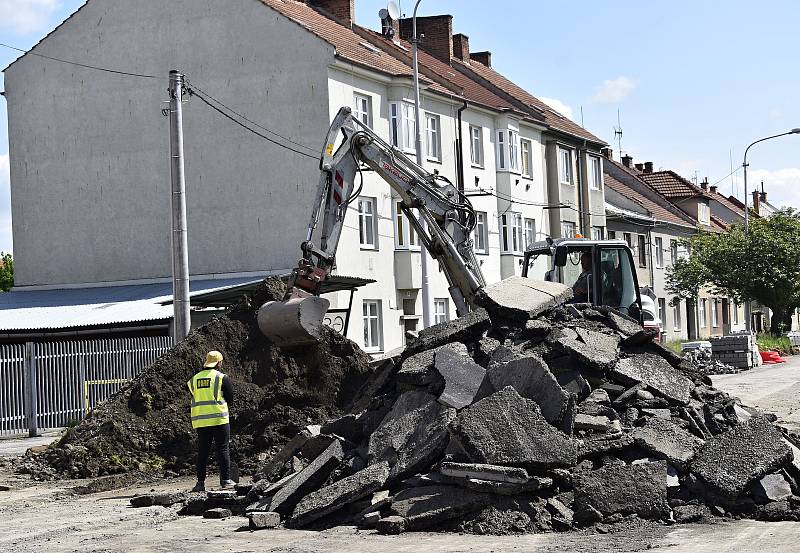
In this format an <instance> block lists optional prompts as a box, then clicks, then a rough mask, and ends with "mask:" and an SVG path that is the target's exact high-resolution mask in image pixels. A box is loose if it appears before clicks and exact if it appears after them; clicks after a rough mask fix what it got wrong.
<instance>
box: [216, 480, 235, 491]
mask: <svg viewBox="0 0 800 553" xmlns="http://www.w3.org/2000/svg"><path fill="white" fill-rule="evenodd" d="M235 485H236V482H234V481H233V480H220V481H219V487H220V488H222V489H223V490H225V489H227V488H232V487H234V486H235Z"/></svg>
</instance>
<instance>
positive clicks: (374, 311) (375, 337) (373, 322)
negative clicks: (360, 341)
mask: <svg viewBox="0 0 800 553" xmlns="http://www.w3.org/2000/svg"><path fill="white" fill-rule="evenodd" d="M362 313H363V317H364V351H380V350H381V348H382V347H383V346H382V342H383V336H382V332H381V300H364V305H363V308H362Z"/></svg>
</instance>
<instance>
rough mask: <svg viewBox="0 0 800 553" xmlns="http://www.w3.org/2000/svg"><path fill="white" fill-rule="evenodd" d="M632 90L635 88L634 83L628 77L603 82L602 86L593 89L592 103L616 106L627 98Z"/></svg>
mask: <svg viewBox="0 0 800 553" xmlns="http://www.w3.org/2000/svg"><path fill="white" fill-rule="evenodd" d="M634 88H636V81H634V80H633V79H631V78H630V77H617V78H616V79H611V80H605V81H603V84H601V85H600V86H598V87H597V88H596V89H595V91H594V96H592V102H595V103H597V104H616V103H619V102H621V101H622V100H624V99H625V98H627V96H628V94H630V93H631V92H632V91H633V89H634Z"/></svg>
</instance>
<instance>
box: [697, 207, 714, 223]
mask: <svg viewBox="0 0 800 553" xmlns="http://www.w3.org/2000/svg"><path fill="white" fill-rule="evenodd" d="M697 220H698V221H700V222H701V223H703V224H704V225H710V224H711V209H710V208H709V207H708V204H706V203H703V202H698V203H697Z"/></svg>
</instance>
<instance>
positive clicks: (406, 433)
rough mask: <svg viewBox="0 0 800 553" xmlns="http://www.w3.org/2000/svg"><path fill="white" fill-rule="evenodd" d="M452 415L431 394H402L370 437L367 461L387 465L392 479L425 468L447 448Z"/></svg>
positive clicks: (418, 392) (448, 408)
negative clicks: (386, 463) (387, 463)
mask: <svg viewBox="0 0 800 553" xmlns="http://www.w3.org/2000/svg"><path fill="white" fill-rule="evenodd" d="M455 414H456V411H455V409H452V408H450V407H446V406H444V405H442V404H441V403H439V402H438V401H436V397H434V396H432V395H431V394H428V393H426V392H422V391H411V392H405V393H404V394H402V395H401V396H400V398H398V400H397V401H396V402H395V404H394V406H393V407H392V410H391V411H389V414H387V415H386V417H384V419H383V421H381V424H380V426H378V428H377V429H376V430H375V431H374V432H373V433H372V435H371V436H370V438H369V448H368V453H367V460H368V462H369V463H370V464H374V463H378V462H380V461H387V462H389V464H390V465H391V466H392V471H391V476H390V478H391V479H392V480H393V479H395V478H402V477H404V476H407V475H411V474H415V473H417V472H419V471H422V470H425V469H427V468H428V467H430V465H431V464H433V462H434V461H435V460H437V459H438V458H439V457H441V455H442V453H443V452H444V450H445V448H446V447H447V441H448V434H447V427H448V424H449V423H450V421H452V420H453V417H455Z"/></svg>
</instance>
